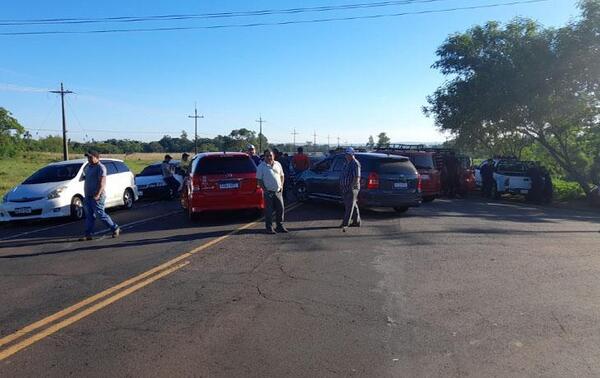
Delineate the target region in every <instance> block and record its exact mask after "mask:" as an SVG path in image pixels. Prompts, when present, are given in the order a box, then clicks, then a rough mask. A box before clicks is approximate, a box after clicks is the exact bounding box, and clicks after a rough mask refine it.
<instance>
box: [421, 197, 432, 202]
mask: <svg viewBox="0 0 600 378" xmlns="http://www.w3.org/2000/svg"><path fill="white" fill-rule="evenodd" d="M434 200H435V196H425V197H423V202H433V201H434Z"/></svg>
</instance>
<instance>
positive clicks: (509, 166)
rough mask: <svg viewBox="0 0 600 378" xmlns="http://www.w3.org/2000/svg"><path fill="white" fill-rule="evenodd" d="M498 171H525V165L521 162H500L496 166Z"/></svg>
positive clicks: (523, 172)
mask: <svg viewBox="0 0 600 378" xmlns="http://www.w3.org/2000/svg"><path fill="white" fill-rule="evenodd" d="M496 171H497V172H498V173H505V172H508V173H522V174H525V173H527V165H526V164H524V163H521V162H502V163H499V164H498V167H497V168H496Z"/></svg>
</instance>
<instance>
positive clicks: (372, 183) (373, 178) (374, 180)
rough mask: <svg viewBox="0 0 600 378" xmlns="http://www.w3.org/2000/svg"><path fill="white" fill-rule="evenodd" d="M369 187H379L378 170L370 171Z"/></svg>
mask: <svg viewBox="0 0 600 378" xmlns="http://www.w3.org/2000/svg"><path fill="white" fill-rule="evenodd" d="M367 189H379V175H378V174H377V173H376V172H371V173H369V178H368V179H367Z"/></svg>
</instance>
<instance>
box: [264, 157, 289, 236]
mask: <svg viewBox="0 0 600 378" xmlns="http://www.w3.org/2000/svg"><path fill="white" fill-rule="evenodd" d="M264 158H265V160H264V161H263V162H261V163H260V165H259V166H258V168H257V169H256V178H257V179H258V184H259V185H260V187H261V188H262V189H263V191H264V198H265V227H266V230H267V233H268V234H276V233H278V232H281V233H286V232H288V230H287V229H286V228H285V226H284V225H283V216H284V212H285V207H284V204H283V193H282V192H283V184H284V182H285V176H284V174H283V168H282V167H281V164H279V162H278V161H275V156H273V152H272V151H271V150H268V149H267V150H265V152H264ZM273 211H275V223H276V224H277V228H275V229H273Z"/></svg>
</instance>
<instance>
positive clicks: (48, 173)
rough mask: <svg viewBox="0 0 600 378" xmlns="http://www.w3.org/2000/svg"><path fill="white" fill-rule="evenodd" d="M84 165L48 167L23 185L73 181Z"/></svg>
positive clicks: (30, 177) (36, 173)
mask: <svg viewBox="0 0 600 378" xmlns="http://www.w3.org/2000/svg"><path fill="white" fill-rule="evenodd" d="M82 165H83V164H81V163H77V164H60V165H48V166H46V167H44V168H42V169H40V170H39V171H37V172H35V173H34V174H33V175H31V176H29V178H27V179H26V180H25V181H23V184H43V183H47V182H60V181H67V180H72V179H73V178H75V176H77V173H78V172H79V170H80V169H81V166H82Z"/></svg>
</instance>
